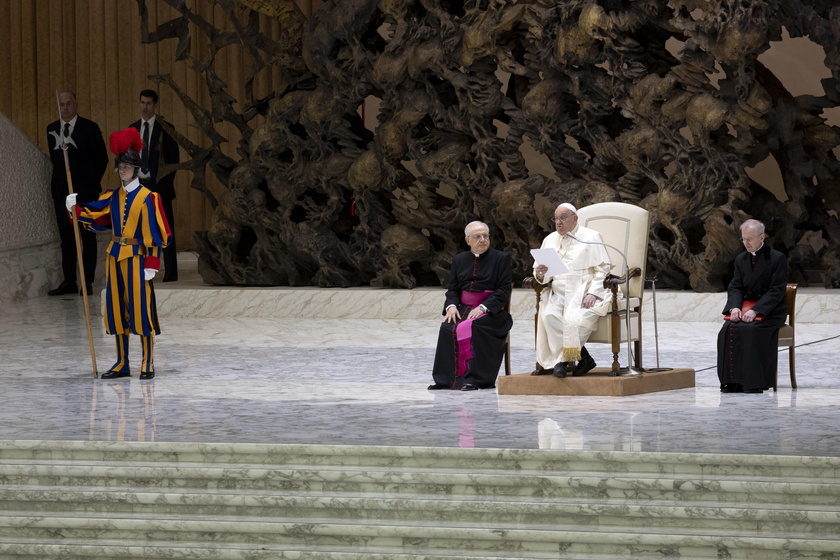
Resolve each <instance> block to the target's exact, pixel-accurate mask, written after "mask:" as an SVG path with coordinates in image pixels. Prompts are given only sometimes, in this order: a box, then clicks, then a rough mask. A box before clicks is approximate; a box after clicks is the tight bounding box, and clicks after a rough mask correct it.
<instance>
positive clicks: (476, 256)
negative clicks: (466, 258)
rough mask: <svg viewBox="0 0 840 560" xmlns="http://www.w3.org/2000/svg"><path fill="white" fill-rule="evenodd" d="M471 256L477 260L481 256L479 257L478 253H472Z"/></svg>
mask: <svg viewBox="0 0 840 560" xmlns="http://www.w3.org/2000/svg"><path fill="white" fill-rule="evenodd" d="M473 256H474V257H475V258H478V257H480V256H481V255H479V254H478V253H473Z"/></svg>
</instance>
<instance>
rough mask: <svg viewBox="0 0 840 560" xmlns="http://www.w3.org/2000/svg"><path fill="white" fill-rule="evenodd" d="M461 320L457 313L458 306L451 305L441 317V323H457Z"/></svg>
mask: <svg viewBox="0 0 840 560" xmlns="http://www.w3.org/2000/svg"><path fill="white" fill-rule="evenodd" d="M460 320H461V314H460V313H459V312H458V306H457V305H453V306H452V307H450V308H449V309H447V310H446V313H444V315H443V321H441V323H457V322H458V321H460Z"/></svg>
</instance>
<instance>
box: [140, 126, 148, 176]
mask: <svg viewBox="0 0 840 560" xmlns="http://www.w3.org/2000/svg"><path fill="white" fill-rule="evenodd" d="M142 157H143V167H149V123H148V122H143V154H142Z"/></svg>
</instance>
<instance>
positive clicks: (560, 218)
mask: <svg viewBox="0 0 840 560" xmlns="http://www.w3.org/2000/svg"><path fill="white" fill-rule="evenodd" d="M572 216H574V214H566V215H565V216H555V217H553V218H551V223H552V224H556V223H557V222H565V221H566V220H568V219H569V218H571V217H572Z"/></svg>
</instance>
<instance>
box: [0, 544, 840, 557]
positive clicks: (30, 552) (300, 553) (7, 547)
mask: <svg viewBox="0 0 840 560" xmlns="http://www.w3.org/2000/svg"><path fill="white" fill-rule="evenodd" d="M342 548H346V550H342ZM71 549H72V551H73V552H72V555H68V550H71ZM628 551H629V547H625V548H624V549H623V555H621V556H616V555H614V554H601V553H588V552H573V553H566V552H563V551H560V550H558V551H554V552H550V553H547V554H538V553H533V554H529V555H528V556H527V557H525V556H519V553H518V552H517V553H513V552H511V551H504V550H502V551H496V552H492V551H491V552H471V551H463V550H438V551H435V552H434V553H427V552H423V551H419V550H416V551H414V552H410V551H407V550H406V549H405V548H403V547H390V548H388V547H376V548H368V549H366V550H365V551H363V552H360V551H358V549H357V548H355V547H334V548H332V549H330V550H319V549H318V548H317V547H308V548H305V549H301V548H300V547H287V546H278V545H263V544H257V545H226V544H215V545H212V546H207V545H206V544H203V543H179V546H172V545H170V544H168V543H161V542H154V541H147V542H145V543H143V544H142V545H137V546H125V545H120V544H117V543H114V544H110V543H108V542H99V543H96V544H90V543H88V542H87V541H72V540H62V541H61V543H60V544H50V543H44V542H42V541H39V542H28V541H16V542H5V541H4V540H3V539H0V557H2V558H22V559H27V560H32V559H44V558H61V560H89V559H91V558H108V559H111V560H114V559H117V558H119V559H142V560H171V559H195V558H201V559H202V560H511V559H512V558H527V559H528V560H549V559H550V560H558V559H560V560H563V559H568V560H616V558H623V559H625V560H626V559H627V558H629V556H627V553H628ZM681 552H682V554H681V555H680V557H679V558H680V560H701V559H708V558H714V557H710V556H709V555H707V554H702V551H701V555H700V556H695V555H687V554H686V552H687V550H683V551H681ZM738 552H739V551H735V556H730V558H733V559H737V558H742V556H740V555H739V553H738ZM820 554H821V553H815V554H811V553H807V552H806V553H803V554H802V555H801V556H797V558H803V559H806V560H807V559H810V558H813V559H818V558H820V556H819V555H820ZM632 558H633V559H634V560H663V559H667V558H668V557H667V556H665V555H663V551H661V550H659V551H654V552H651V553H649V554H648V553H644V552H642V551H641V550H639V549H634V550H633V555H632ZM772 558H773V557H772V556H770V557H765V560H772ZM823 558H825V557H823ZM829 560H830V559H829Z"/></svg>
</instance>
